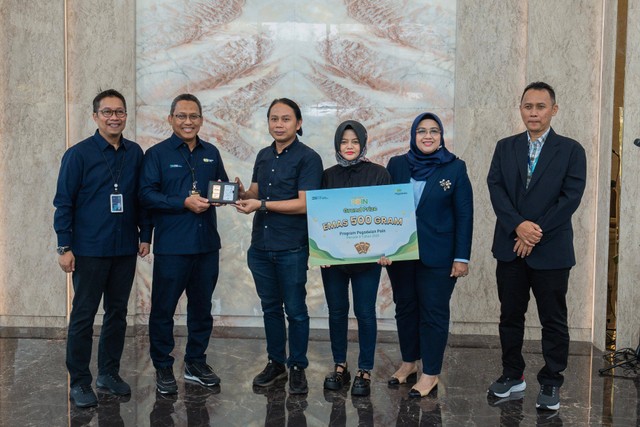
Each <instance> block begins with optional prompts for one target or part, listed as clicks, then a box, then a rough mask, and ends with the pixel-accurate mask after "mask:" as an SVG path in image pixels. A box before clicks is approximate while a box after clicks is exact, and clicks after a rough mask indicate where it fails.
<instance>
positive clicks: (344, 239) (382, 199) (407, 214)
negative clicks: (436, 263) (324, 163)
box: [307, 184, 419, 265]
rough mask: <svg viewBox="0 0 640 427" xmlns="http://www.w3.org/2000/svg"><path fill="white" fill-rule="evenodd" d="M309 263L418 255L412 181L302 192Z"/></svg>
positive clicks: (329, 263)
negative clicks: (307, 226) (305, 207)
mask: <svg viewBox="0 0 640 427" xmlns="http://www.w3.org/2000/svg"><path fill="white" fill-rule="evenodd" d="M307 222H308V224H309V263H310V264H311V265H339V264H356V263H365V262H376V261H377V260H378V259H380V257H381V256H383V255H384V256H386V257H387V258H389V259H391V260H392V261H401V260H409V259H418V257H419V255H418V235H417V233H416V215H415V208H414V204H413V188H412V185H411V184H392V185H378V186H371V187H351V188H337V189H331V190H314V191H307Z"/></svg>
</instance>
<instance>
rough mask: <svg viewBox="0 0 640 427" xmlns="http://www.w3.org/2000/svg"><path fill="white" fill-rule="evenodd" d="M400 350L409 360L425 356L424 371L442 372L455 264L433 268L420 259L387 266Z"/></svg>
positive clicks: (454, 279)
mask: <svg viewBox="0 0 640 427" xmlns="http://www.w3.org/2000/svg"><path fill="white" fill-rule="evenodd" d="M387 272H388V273H389V278H390V279H391V288H392V290H393V301H394V302H395V304H396V324H397V327H398V340H399V341H400V352H401V354H402V360H403V361H405V362H415V361H416V360H419V359H422V372H423V373H425V374H427V375H438V374H440V371H441V370H442V361H443V359H444V350H445V348H446V346H447V340H448V338H449V317H450V310H449V301H450V300H451V294H452V293H453V288H454V286H455V284H456V278H454V277H449V275H450V274H451V267H448V268H431V267H427V266H425V265H424V264H422V262H420V261H419V260H416V261H400V262H394V263H393V264H392V265H390V266H389V267H387Z"/></svg>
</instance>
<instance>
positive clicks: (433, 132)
mask: <svg viewBox="0 0 640 427" xmlns="http://www.w3.org/2000/svg"><path fill="white" fill-rule="evenodd" d="M427 133H428V134H429V136H431V138H435V137H436V136H438V135H440V129H435V128H433V129H425V128H418V129H416V135H418V136H425V135H426V134H427Z"/></svg>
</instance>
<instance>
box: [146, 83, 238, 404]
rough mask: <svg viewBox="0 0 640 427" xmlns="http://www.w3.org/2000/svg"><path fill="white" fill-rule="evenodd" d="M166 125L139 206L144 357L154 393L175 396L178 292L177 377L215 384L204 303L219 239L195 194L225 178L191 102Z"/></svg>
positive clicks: (150, 153) (181, 98)
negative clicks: (149, 276) (144, 218)
mask: <svg viewBox="0 0 640 427" xmlns="http://www.w3.org/2000/svg"><path fill="white" fill-rule="evenodd" d="M168 120H169V123H170V124H171V127H172V128H173V135H171V138H169V139H166V140H164V141H162V142H160V143H158V144H156V145H154V146H153V147H151V148H149V149H148V150H147V152H146V154H145V157H144V166H143V171H142V174H141V184H140V199H141V203H142V205H143V206H144V207H145V208H147V209H149V210H150V211H151V213H152V218H153V225H154V227H155V234H154V240H153V245H154V246H153V253H154V256H155V259H154V263H153V288H152V292H151V314H150V316H149V341H150V344H151V348H150V354H151V359H152V361H153V366H154V367H155V368H156V386H157V389H158V391H159V392H160V393H162V394H175V393H177V392H178V387H177V384H176V379H175V376H174V374H173V362H174V358H173V357H172V356H171V352H172V351H173V348H174V346H175V342H174V339H173V315H174V313H175V311H176V307H177V305H178V300H179V299H180V296H181V295H182V293H183V292H185V291H186V294H187V298H188V303H187V329H188V335H189V336H188V341H187V348H186V352H185V356H184V360H185V370H184V378H185V379H186V380H190V381H195V382H198V383H200V384H202V385H204V386H207V387H213V386H217V385H218V384H220V378H219V377H218V376H217V375H216V374H215V373H214V372H213V369H212V368H211V367H210V366H209V365H207V356H206V350H207V347H208V345H209V337H210V336H211V332H212V329H213V317H212V316H211V306H212V304H211V297H212V295H213V290H214V289H215V286H216V282H217V280H218V260H219V252H220V236H219V235H218V229H217V224H216V210H215V208H214V207H212V206H211V203H209V200H208V199H207V198H205V197H203V196H202V195H204V194H205V193H206V191H207V188H208V185H209V182H210V181H218V180H221V181H228V177H227V173H226V172H225V170H224V165H223V163H222V158H221V157H220V152H219V151H218V149H217V148H216V147H214V146H213V145H212V144H210V143H208V142H206V141H203V140H201V139H200V138H199V137H198V131H199V130H200V127H201V126H202V106H201V105H200V101H199V100H198V98H196V97H195V96H193V95H191V94H182V95H178V96H177V97H176V98H175V99H174V100H173V102H172V103H171V110H170V112H169V117H168Z"/></svg>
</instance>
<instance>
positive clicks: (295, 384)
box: [289, 365, 309, 394]
mask: <svg viewBox="0 0 640 427" xmlns="http://www.w3.org/2000/svg"><path fill="white" fill-rule="evenodd" d="M307 393H309V387H308V386H307V376H306V375H305V374H304V369H302V368H300V367H298V365H293V366H292V367H291V368H290V369H289V394H307Z"/></svg>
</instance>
